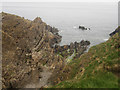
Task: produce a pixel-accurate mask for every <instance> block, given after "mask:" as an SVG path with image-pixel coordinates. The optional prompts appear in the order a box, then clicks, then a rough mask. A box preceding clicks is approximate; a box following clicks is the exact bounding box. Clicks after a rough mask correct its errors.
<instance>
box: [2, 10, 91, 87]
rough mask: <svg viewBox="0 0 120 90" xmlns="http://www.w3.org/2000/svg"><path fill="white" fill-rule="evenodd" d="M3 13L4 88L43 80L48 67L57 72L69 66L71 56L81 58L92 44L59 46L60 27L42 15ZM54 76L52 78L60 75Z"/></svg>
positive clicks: (82, 43) (87, 42)
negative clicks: (44, 18) (31, 18)
mask: <svg viewBox="0 0 120 90" xmlns="http://www.w3.org/2000/svg"><path fill="white" fill-rule="evenodd" d="M1 14H2V23H3V24H2V31H1V32H2V82H3V83H2V87H3V88H23V87H25V86H26V85H28V84H29V83H31V82H32V83H40V78H42V77H41V76H42V73H43V72H44V70H45V69H44V66H46V67H48V68H49V69H50V70H51V73H55V74H54V75H57V73H58V72H59V71H60V70H61V69H63V68H64V67H65V64H66V63H65V62H66V58H67V57H69V56H71V55H72V54H73V53H74V57H73V58H77V57H79V56H80V55H81V54H83V53H84V51H85V50H86V49H87V47H88V46H89V44H90V42H89V41H84V40H82V41H81V42H74V43H71V44H70V45H64V46H59V45H56V44H59V42H61V38H62V36H60V35H59V34H58V32H59V30H58V29H57V28H55V27H51V26H49V25H47V24H46V23H45V22H43V21H42V20H41V18H40V17H37V18H35V19H34V20H33V21H30V20H28V19H24V18H23V17H20V16H16V15H12V14H8V13H4V12H2V13H1ZM54 75H51V77H56V76H54ZM50 81H51V82H53V80H52V79H49V82H50ZM41 82H42V81H41ZM51 84H52V83H51ZM44 85H45V84H44ZM41 87H43V86H41Z"/></svg>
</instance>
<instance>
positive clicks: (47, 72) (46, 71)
mask: <svg viewBox="0 0 120 90" xmlns="http://www.w3.org/2000/svg"><path fill="white" fill-rule="evenodd" d="M40 74H41V78H40V80H39V82H38V83H36V84H28V85H26V86H25V88H41V87H43V86H47V85H48V79H49V78H50V76H51V74H52V73H51V72H50V70H49V68H47V67H43V72H41V73H40Z"/></svg>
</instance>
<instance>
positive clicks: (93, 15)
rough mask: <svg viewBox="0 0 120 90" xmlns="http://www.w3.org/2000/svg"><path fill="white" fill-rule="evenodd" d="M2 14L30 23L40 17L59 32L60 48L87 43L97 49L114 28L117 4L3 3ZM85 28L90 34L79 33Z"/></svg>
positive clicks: (116, 25)
mask: <svg viewBox="0 0 120 90" xmlns="http://www.w3.org/2000/svg"><path fill="white" fill-rule="evenodd" d="M2 11H3V12H6V13H10V14H15V15H19V16H21V17H24V18H25V19H29V20H34V19H35V18H36V17H40V18H41V19H42V20H43V21H44V22H45V23H47V24H48V25H50V26H52V27H56V28H58V30H59V34H60V35H61V36H62V41H61V42H60V45H66V44H70V43H71V42H75V41H77V42H80V41H81V40H88V41H90V43H91V45H90V46H93V45H97V44H99V43H102V42H105V41H107V40H108V39H109V37H110V36H109V34H110V33H111V32H113V31H114V30H115V29H116V28H117V27H118V3H117V2H4V3H2ZM79 26H85V27H87V28H90V30H81V29H79Z"/></svg>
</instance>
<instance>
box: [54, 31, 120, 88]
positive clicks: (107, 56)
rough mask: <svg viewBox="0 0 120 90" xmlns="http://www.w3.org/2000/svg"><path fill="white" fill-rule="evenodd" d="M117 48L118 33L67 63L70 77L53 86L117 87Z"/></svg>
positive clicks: (118, 58)
mask: <svg viewBox="0 0 120 90" xmlns="http://www.w3.org/2000/svg"><path fill="white" fill-rule="evenodd" d="M119 48H120V35H119V34H118V33H117V34H115V35H114V36H113V37H111V38H110V39H109V40H108V41H107V42H104V43H101V44H99V45H96V46H93V47H91V48H90V50H89V51H88V53H85V54H84V55H82V56H81V57H80V58H79V59H76V60H74V61H72V62H71V63H70V64H69V65H67V67H66V69H67V68H70V69H71V70H70V74H69V75H70V76H69V77H70V78H69V79H68V80H65V81H62V82H61V83H59V84H57V85H56V86H54V88H100V87H101V88H117V87H118V75H117V74H118V70H119V68H118V67H119V64H118V63H120V61H118V60H120V57H119V54H118V51H120V49H119ZM63 75H64V74H63ZM119 81H120V80H119Z"/></svg>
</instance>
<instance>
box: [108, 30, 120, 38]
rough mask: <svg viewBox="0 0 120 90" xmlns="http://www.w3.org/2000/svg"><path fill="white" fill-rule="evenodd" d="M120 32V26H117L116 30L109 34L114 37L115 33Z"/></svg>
mask: <svg viewBox="0 0 120 90" xmlns="http://www.w3.org/2000/svg"><path fill="white" fill-rule="evenodd" d="M118 32H119V34H120V28H117V29H116V30H115V31H113V32H112V33H110V34H109V35H110V36H111V37H112V36H113V35H114V34H116V33H118Z"/></svg>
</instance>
